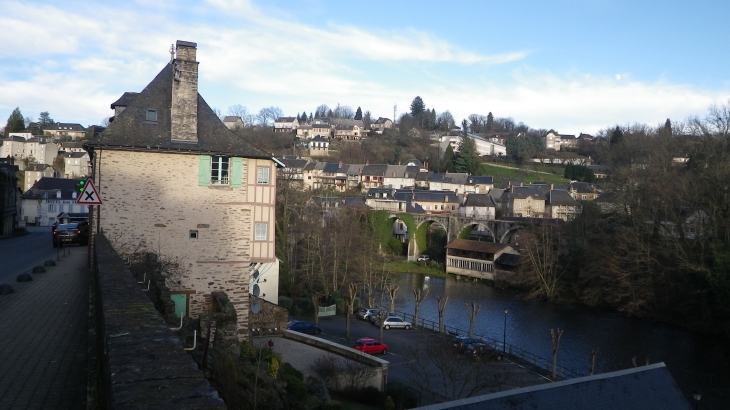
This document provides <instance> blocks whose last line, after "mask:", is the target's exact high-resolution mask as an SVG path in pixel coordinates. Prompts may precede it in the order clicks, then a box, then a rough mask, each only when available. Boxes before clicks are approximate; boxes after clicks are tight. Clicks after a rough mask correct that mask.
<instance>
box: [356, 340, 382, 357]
mask: <svg viewBox="0 0 730 410" xmlns="http://www.w3.org/2000/svg"><path fill="white" fill-rule="evenodd" d="M352 348H353V349H355V350H359V351H361V352H363V353H370V354H378V353H380V354H386V353H388V345H386V344H385V343H380V342H379V341H377V340H375V339H369V338H362V339H357V342H355V345H354V346H353V347H352Z"/></svg>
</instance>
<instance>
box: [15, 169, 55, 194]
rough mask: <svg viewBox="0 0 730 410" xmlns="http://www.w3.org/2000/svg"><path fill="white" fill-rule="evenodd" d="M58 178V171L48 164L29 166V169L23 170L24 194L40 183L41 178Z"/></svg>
mask: <svg viewBox="0 0 730 410" xmlns="http://www.w3.org/2000/svg"><path fill="white" fill-rule="evenodd" d="M55 176H56V170H54V169H53V167H52V166H50V165H48V164H28V167H27V168H25V170H23V192H28V190H29V189H30V188H31V187H32V186H33V184H35V183H36V182H38V181H40V180H41V178H44V177H46V178H53V177H55Z"/></svg>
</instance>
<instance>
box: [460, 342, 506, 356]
mask: <svg viewBox="0 0 730 410" xmlns="http://www.w3.org/2000/svg"><path fill="white" fill-rule="evenodd" d="M464 353H466V354H468V355H470V356H473V357H475V358H484V359H488V358H492V357H494V358H496V357H497V354H498V352H497V351H496V350H494V348H493V347H492V346H490V345H488V344H486V343H484V342H475V343H469V344H468V345H466V347H465V348H464Z"/></svg>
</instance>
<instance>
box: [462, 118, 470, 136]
mask: <svg viewBox="0 0 730 410" xmlns="http://www.w3.org/2000/svg"><path fill="white" fill-rule="evenodd" d="M467 125H469V124H468V123H467V122H466V119H463V120H461V135H463V136H465V137H466V134H467V133H468V132H469V130H468V129H467ZM462 139H463V138H462Z"/></svg>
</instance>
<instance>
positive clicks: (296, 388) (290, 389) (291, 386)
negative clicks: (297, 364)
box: [281, 373, 307, 401]
mask: <svg viewBox="0 0 730 410" xmlns="http://www.w3.org/2000/svg"><path fill="white" fill-rule="evenodd" d="M281 380H282V381H283V382H285V383H286V391H287V393H289V395H291V396H292V397H293V398H294V399H295V400H297V401H300V400H302V399H303V398H304V397H305V396H306V395H307V386H305V385H304V382H303V381H302V380H300V379H298V378H297V377H296V376H294V375H293V374H289V373H287V374H284V375H282V376H281Z"/></svg>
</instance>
